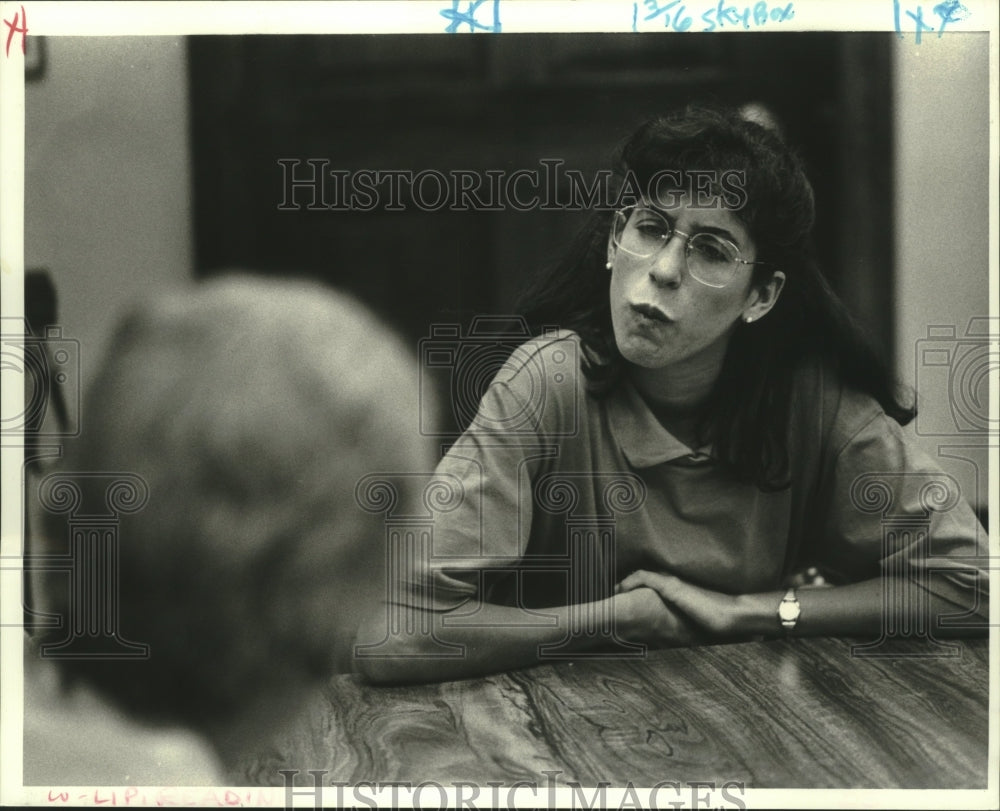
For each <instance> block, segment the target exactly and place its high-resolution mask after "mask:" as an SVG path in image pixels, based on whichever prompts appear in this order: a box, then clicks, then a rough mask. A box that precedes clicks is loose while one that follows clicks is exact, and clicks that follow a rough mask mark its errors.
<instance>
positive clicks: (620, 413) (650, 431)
mask: <svg viewBox="0 0 1000 811" xmlns="http://www.w3.org/2000/svg"><path fill="white" fill-rule="evenodd" d="M608 422H609V424H610V426H611V433H612V434H613V435H614V437H615V439H616V440H617V442H618V446H619V447H620V448H621V449H622V453H623V454H625V458H626V459H627V460H628V463H629V464H630V465H631V466H632V467H634V468H642V467H652V466H653V465H659V464H662V463H664V462H671V461H674V460H675V459H681V458H685V457H690V458H692V460H696V459H697V460H700V459H702V458H707V457H708V455H709V454H710V452H711V447H710V446H708V445H706V446H704V447H702V448H699V449H698V450H697V451H695V450H692V449H691V448H689V447H688V446H687V445H685V444H684V443H683V442H681V441H680V440H679V439H677V437H675V436H674V435H673V434H671V433H670V431H668V430H667V429H666V428H664V427H663V424H662V423H661V422H660V421H659V420H658V419H656V417H655V416H654V415H653V412H652V411H650V410H649V406H647V405H646V402H645V400H643V399H642V396H641V395H640V394H639V392H638V391H636V389H635V386H633V385H632V382H631V381H630V380H629V379H628V378H627V377H623V379H622V381H621V383H620V384H619V385H618V386H616V387H615V390H614V391H613V392H611V393H610V394H609V395H608Z"/></svg>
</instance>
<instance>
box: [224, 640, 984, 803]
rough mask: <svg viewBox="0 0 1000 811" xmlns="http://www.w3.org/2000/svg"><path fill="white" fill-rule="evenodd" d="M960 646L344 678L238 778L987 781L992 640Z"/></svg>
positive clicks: (788, 648)
mask: <svg viewBox="0 0 1000 811" xmlns="http://www.w3.org/2000/svg"><path fill="white" fill-rule="evenodd" d="M950 644H952V645H954V646H955V648H954V649H953V651H954V652H956V653H957V654H958V655H955V656H947V657H946V656H941V655H934V656H928V655H927V654H929V653H934V652H935V649H934V648H930V647H929V646H928V645H926V644H924V643H920V642H915V641H906V640H899V641H893V642H890V643H889V644H887V645H886V646H885V647H884V648H883V649H881V653H883V654H888V655H885V656H881V657H875V658H860V657H857V656H854V655H852V643H851V641H850V640H844V639H811V640H807V639H787V640H773V641H766V642H751V643H745V644H737V645H715V646H708V647H698V648H686V649H673V650H663V651H653V652H650V653H649V654H648V655H647V656H646V657H645V658H643V659H601V660H587V661H576V662H572V663H570V662H563V663H558V664H550V665H541V666H538V667H534V668H530V669H527V670H522V671H517V672H512V673H506V674H502V675H497V676H491V677H488V678H482V679H471V680H465V681H455V682H446V683H443V684H434V685H420V686H410V687H375V686H371V685H367V684H365V683H363V682H362V681H360V680H359V679H358V678H357V677H354V676H338V677H336V678H335V679H334V680H333V681H331V683H330V684H329V686H328V687H327V688H326V689H325V691H324V692H323V694H322V696H320V697H319V698H318V700H317V701H316V702H315V704H314V705H312V706H310V708H309V711H308V712H307V713H306V714H305V715H304V717H303V718H302V720H301V721H300V722H299V723H298V724H296V725H295V726H294V727H292V728H290V729H289V730H288V731H287V732H285V733H283V734H281V735H280V736H277V737H276V738H275V739H274V740H273V741H272V742H270V743H269V744H267V745H266V746H262V747H261V751H259V752H257V753H256V754H255V755H254V756H253V757H250V758H247V759H246V760H245V761H244V762H243V763H242V764H241V765H240V766H239V768H238V770H237V773H235V774H233V775H232V777H233V778H234V780H235V781H236V782H237V783H239V784H242V785H283V780H284V778H283V777H282V776H281V774H280V773H279V770H280V769H297V770H299V771H300V772H301V774H300V775H299V777H298V778H296V784H299V780H300V779H301V780H302V784H303V785H310V782H309V781H310V780H311V779H312V778H311V777H310V776H309V775H308V774H306V773H305V772H306V770H308V769H324V770H326V771H327V772H328V774H327V775H326V776H325V778H324V780H325V781H328V782H327V784H328V785H329V784H330V783H334V782H338V781H339V782H342V783H346V784H358V783H360V782H362V781H380V782H402V783H405V782H411V783H413V784H417V783H419V782H421V781H437V782H439V783H441V784H448V783H454V782H457V781H469V782H473V783H476V784H478V785H486V784H487V781H503V782H504V783H506V784H510V783H512V782H514V781H517V780H527V781H532V782H535V783H538V784H544V783H545V781H546V780H548V779H550V778H549V777H548V776H546V774H545V773H546V771H548V772H550V773H551V772H556V773H557V777H556V780H557V782H558V784H559V785H563V784H565V783H567V782H568V781H576V782H578V783H579V784H582V785H584V786H595V785H598V784H599V783H600V782H602V781H605V782H608V783H610V784H611V785H612V786H625V785H626V784H627V783H629V782H631V783H632V784H633V785H636V786H640V785H646V786H652V785H654V784H656V783H658V782H660V781H664V780H675V781H694V780H702V781H712V782H714V783H716V784H722V783H725V782H727V781H739V782H742V783H744V784H745V786H746V787H748V788H749V787H754V788H825V787H836V788H985V787H986V758H987V736H988V729H987V726H988V723H987V721H988V683H989V645H988V641H987V640H986V639H981V640H965V641H956V642H953V643H950Z"/></svg>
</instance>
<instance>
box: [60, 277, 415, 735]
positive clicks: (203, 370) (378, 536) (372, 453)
mask: <svg viewBox="0 0 1000 811" xmlns="http://www.w3.org/2000/svg"><path fill="white" fill-rule="evenodd" d="M416 392H417V386H416V364H415V361H414V360H412V359H411V358H410V356H409V354H408V353H407V352H406V351H404V349H403V347H402V346H401V344H400V342H399V341H398V340H397V338H396V337H395V336H394V335H393V334H391V333H390V332H389V331H388V330H387V329H386V328H385V327H384V326H383V325H382V324H381V323H379V322H378V321H377V320H376V319H375V318H374V317H373V316H372V315H371V314H370V313H369V312H368V311H367V310H366V309H365V308H364V307H363V306H361V305H360V304H359V303H358V302H356V301H354V300H351V299H349V298H347V297H345V296H342V295H335V294H333V293H332V292H330V291H329V290H327V289H325V288H323V287H321V286H319V285H316V284H310V283H305V282H282V281H267V280H263V279H252V278H239V277H230V278H223V279H219V280H216V281H212V282H209V283H205V284H202V285H201V286H200V287H198V288H196V289H194V290H193V291H191V292H186V293H181V294H176V295H172V296H168V297H165V298H162V299H160V300H158V301H155V302H154V303H152V304H150V305H148V306H145V307H142V308H140V309H138V310H136V311H135V312H133V313H132V314H131V315H129V316H128V317H127V318H126V319H125V320H124V321H123V323H122V324H121V326H120V327H119V329H118V331H117V333H116V334H115V336H114V339H113V343H112V349H111V350H110V351H109V352H108V354H107V356H106V357H105V359H104V362H103V364H102V366H101V368H100V370H99V372H98V374H97V376H96V378H95V379H94V381H93V384H92V385H91V387H90V389H89V392H88V397H87V400H86V403H85V407H86V410H85V411H84V428H85V434H84V435H83V437H82V438H81V439H80V440H79V442H78V443H77V444H76V445H75V446H74V447H73V448H72V449H71V452H70V454H69V457H68V458H67V459H66V461H65V464H64V465H63V466H62V467H63V469H64V470H65V471H66V472H67V475H69V476H72V474H73V472H81V471H99V472H104V473H107V472H129V473H133V474H135V475H137V476H139V477H141V478H142V479H143V480H144V482H145V484H146V486H147V487H148V490H149V500H148V503H147V504H146V506H145V507H143V508H142V509H141V510H139V511H138V512H136V513H134V514H131V515H123V516H122V517H121V523H120V527H119V550H120V551H119V578H118V589H119V594H120V603H119V614H120V624H119V628H120V630H121V632H122V635H123V636H124V637H125V639H127V640H129V641H133V642H140V643H146V644H148V645H149V646H150V658H149V659H148V660H146V661H112V662H102V661H93V660H83V661H75V660H70V661H60V665H62V667H63V670H64V672H65V673H66V675H67V676H69V677H71V678H78V679H81V680H83V681H86V682H88V683H89V684H90V685H91V686H93V687H95V688H97V689H98V690H100V691H102V692H103V693H105V694H106V695H107V696H108V697H110V698H112V699H113V700H114V701H116V702H117V703H119V704H120V705H122V706H123V707H124V708H125V709H126V710H128V711H130V712H132V713H133V714H135V715H138V716H140V717H143V718H147V719H150V720H154V721H155V720H162V721H168V722H174V723H183V724H187V725H189V726H193V727H195V728H199V729H202V730H205V731H207V732H208V733H209V734H210V735H212V734H214V732H215V730H217V729H218V728H223V727H226V726H227V725H231V724H233V723H235V722H236V720H237V719H239V718H240V717H245V716H247V714H253V713H258V714H261V715H263V713H262V710H263V709H264V708H265V707H266V708H272V713H276V712H282V711H284V710H286V709H289V708H291V707H292V706H294V705H295V704H296V702H298V701H300V700H301V698H302V697H303V695H304V693H305V692H306V690H307V689H308V688H310V687H314V686H316V685H318V684H319V683H320V682H321V681H323V680H325V679H326V678H327V677H328V676H329V675H330V674H331V673H333V672H334V671H335V670H336V669H345V668H344V665H345V664H346V662H347V661H348V657H349V652H350V646H351V643H352V640H353V634H354V630H355V628H356V625H357V622H358V621H359V619H360V618H361V616H362V614H363V613H364V612H365V611H367V610H370V608H371V607H372V606H374V604H375V602H376V601H377V600H378V599H379V598H380V597H381V596H382V591H381V590H382V589H383V587H384V578H385V570H384V565H383V557H384V546H385V539H384V536H385V529H384V526H383V524H382V521H381V519H380V518H379V517H377V516H373V515H371V514H369V513H366V512H364V511H363V510H362V509H361V508H360V506H359V505H358V503H357V502H356V500H355V495H354V493H355V486H356V484H357V482H358V480H359V479H361V478H362V477H363V476H365V475H366V474H368V473H371V472H374V471H383V470H393V471H396V470H403V471H405V470H426V469H428V466H429V465H431V464H432V460H431V458H430V454H429V452H428V450H427V449H426V448H425V446H424V445H423V443H422V442H421V441H420V438H419V436H418V432H417V430H416V416H415V415H416V408H417V393H416ZM78 482H79V486H80V488H81V489H82V490H83V497H84V503H83V506H82V507H81V509H82V510H83V511H86V510H87V509H88V508H87V504H88V502H90V503H92V504H93V505H94V507H95V508H96V507H97V506H98V505H100V507H101V508H103V504H104V493H103V492H101V491H94V492H90V491H89V490H88V488H89V487H91V486H92V485H91V483H90V482H89V480H88V479H87V478H86V477H80V478H79V479H78ZM99 511H100V510H98V512H99ZM48 519H49V520H48V526H47V527H46V530H47V531H46V535H47V541H48V543H49V544H50V547H51V548H53V549H54V550H55V551H59V550H60V549H62V550H64V549H65V544H66V538H65V535H66V523H65V519H64V518H63V517H62V516H52V515H50V516H48ZM50 586H51V588H50V590H49V591H50V602H52V603H55V606H54V607H55V608H56V610H61V611H62V612H63V613H64V614H65V611H66V605H65V601H66V599H67V596H66V594H67V590H66V584H65V582H64V581H58V580H52V582H51V583H50ZM271 720H273V719H271Z"/></svg>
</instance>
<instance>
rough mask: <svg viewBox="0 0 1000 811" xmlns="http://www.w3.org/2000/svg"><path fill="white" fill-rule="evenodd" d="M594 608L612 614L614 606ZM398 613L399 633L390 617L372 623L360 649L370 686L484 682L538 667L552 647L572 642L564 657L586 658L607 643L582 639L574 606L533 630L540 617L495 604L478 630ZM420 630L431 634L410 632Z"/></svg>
mask: <svg viewBox="0 0 1000 811" xmlns="http://www.w3.org/2000/svg"><path fill="white" fill-rule="evenodd" d="M577 608H579V607H577ZM589 608H590V609H592V610H597V611H600V610H607V611H609V612H610V611H611V610H612V600H611V599H608V600H603V601H601V602H600V603H594V604H591V605H590V606H589ZM398 610H399V611H401V612H403V615H402V616H400V617H399V622H398V627H399V628H400V629H401V630H400V631H399V632H397V633H389V632H387V628H386V617H385V616H384V615H382V616H379V617H372V618H370V620H369V621H367V622H366V623H365V624H364V625H363V626H362V628H361V630H360V631H359V634H358V645H359V646H361V647H362V649H363V650H362V652H361V653H362V655H356V656H355V668H356V670H357V671H358V672H359V673H361V675H362V676H364V677H365V678H367V679H368V680H370V681H373V682H377V683H403V682H425V681H444V680H450V679H461V678H470V677H474V676H482V675H486V674H489V673H496V672H498V671H504V670H515V669H517V668H521V667H527V666H529V665H534V664H538V663H539V662H540V661H544V654H543V652H542V648H543V646H546V645H558V644H560V643H563V642H566V643H567V647H566V648H563V649H561V652H563V653H566V652H568V653H574V652H581V653H582V652H585V651H587V650H589V649H592V648H595V647H597V645H598V644H600V643H601V642H602V641H606V640H604V639H603V638H598V637H595V636H593V635H585V634H579V633H576V632H575V629H573V628H571V625H572V619H573V617H572V616H571V612H570V608H569V607H568V606H558V607H553V608H546V609H543V610H541V611H540V612H539V613H544V614H547V615H551V616H552V618H553V619H552V620H551V621H550V622H551V624H547V625H527V626H526V625H525V622H526V620H527V619H529V618H532V621H533V622H541V621H543V620H541V618H540V617H539V616H538V614H537V613H536V614H532V615H528V614H526V613H525V612H524V611H522V610H521V609H518V608H512V607H509V606H503V605H493V604H490V603H483V604H482V606H481V607H480V608H479V610H478V611H477V612H476V614H475V617H474V621H475V622H476V623H477V625H475V626H472V625H461V624H456V623H459V622H461V620H460V619H459V618H458V617H456V615H455V612H454V611H422V610H420V609H417V608H412V607H409V606H399V607H398ZM407 612H410V616H409V617H407V616H406V613H407ZM416 628H420V629H426V632H420V633H417V632H414V631H413V630H409V631H408V630H406V629H416ZM366 646H367V647H366Z"/></svg>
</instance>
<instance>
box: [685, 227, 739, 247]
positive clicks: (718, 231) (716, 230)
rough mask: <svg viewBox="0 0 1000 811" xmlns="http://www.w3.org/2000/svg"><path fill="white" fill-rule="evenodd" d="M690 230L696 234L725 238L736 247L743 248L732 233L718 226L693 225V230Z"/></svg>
mask: <svg viewBox="0 0 1000 811" xmlns="http://www.w3.org/2000/svg"><path fill="white" fill-rule="evenodd" d="M691 230H692V231H693V232H694V233H696V234H715V235H716V236H720V237H725V238H726V239H728V240H729V241H730V242H732V243H733V244H734V245H736V246H737V247H740V248H742V247H743V243H742V242H740V240H739V239H738V238H737V237H736V235H735V234H733V232H732V231H729V230H728V229H726V228H721V227H720V226H718V225H701V224H700V223H695V225H694V228H692V229H691Z"/></svg>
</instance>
